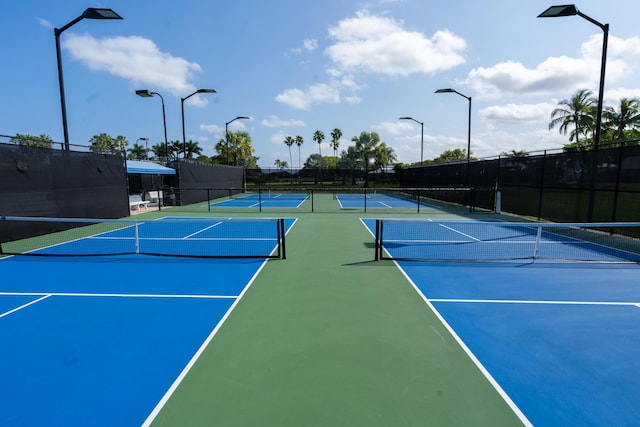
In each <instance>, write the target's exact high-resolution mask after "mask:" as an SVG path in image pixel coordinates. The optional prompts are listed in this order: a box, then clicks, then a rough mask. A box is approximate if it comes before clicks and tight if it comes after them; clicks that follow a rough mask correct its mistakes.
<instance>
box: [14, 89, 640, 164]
mask: <svg viewBox="0 0 640 427" xmlns="http://www.w3.org/2000/svg"><path fill="white" fill-rule="evenodd" d="M597 107H598V100H597V98H596V97H595V96H594V95H593V92H591V91H589V90H586V89H581V90H578V91H577V92H576V93H575V94H574V95H573V96H572V97H571V98H568V99H563V100H562V101H560V102H559V103H558V106H557V108H555V109H554V110H553V111H552V112H551V122H550V123H549V125H548V128H549V130H552V129H554V128H558V130H559V132H560V133H561V134H564V135H567V134H569V143H568V144H565V145H564V147H563V148H564V149H565V150H575V149H585V150H589V149H593V147H594V135H595V126H596V114H597ZM330 136H331V140H330V142H329V148H330V149H331V150H333V155H332V156H327V155H325V156H323V155H322V143H323V142H324V140H325V139H326V137H325V134H324V132H322V131H321V130H316V131H315V132H314V133H313V135H312V138H311V139H312V140H313V141H314V142H315V143H317V144H318V153H317V154H312V155H310V156H309V157H308V158H307V159H306V160H305V162H304V164H301V160H302V159H301V158H300V147H301V146H302V145H303V144H304V138H303V137H302V136H300V135H297V136H295V137H294V136H287V137H285V138H284V144H285V145H286V146H287V148H288V149H289V162H287V161H286V160H281V159H278V160H276V161H275V166H276V167H278V168H281V169H286V168H288V167H293V164H294V162H293V156H292V153H291V147H293V146H294V145H295V146H297V147H298V168H346V169H352V168H361V169H365V170H376V169H380V168H384V167H388V166H390V165H397V166H408V165H402V164H398V163H396V160H397V157H396V154H395V152H394V150H393V148H391V147H389V146H388V145H387V144H386V143H385V142H383V141H381V140H380V136H379V135H378V134H377V133H376V132H361V133H360V135H358V136H354V137H352V138H351V142H352V143H353V145H350V146H348V147H346V149H344V150H342V152H341V153H340V154H339V155H338V149H339V148H340V139H341V138H342V136H343V132H342V130H340V129H339V128H335V129H333V130H332V131H331V132H330ZM10 140H11V142H13V143H15V144H20V145H26V146H32V147H40V148H52V147H53V144H54V142H53V140H52V139H51V137H50V136H48V135H45V134H42V135H39V136H36V135H29V134H16V135H15V136H14V137H12V138H11V139H10ZM140 140H144V138H139V139H138V140H137V141H136V142H135V143H134V144H133V145H132V146H131V147H129V141H128V140H127V138H126V137H124V136H122V135H118V136H115V137H113V136H111V135H108V134H106V133H101V134H98V135H94V136H93V137H91V139H89V141H88V142H89V150H91V151H92V152H97V153H126V156H127V158H128V159H139V160H156V161H168V160H175V159H178V158H186V159H195V160H198V161H201V162H207V163H216V164H225V165H234V166H244V167H248V168H256V167H257V163H258V160H259V158H258V157H256V156H255V155H254V153H255V149H254V148H253V143H252V140H251V135H249V133H248V132H245V131H236V132H226V131H225V134H224V135H223V138H220V140H219V141H218V142H217V143H216V145H215V147H214V148H215V154H214V155H213V156H210V157H209V156H206V155H204V154H203V150H202V148H201V147H200V144H199V143H198V142H197V141H192V140H189V141H186V143H183V142H182V141H178V140H174V141H168V142H167V144H165V143H164V142H158V143H157V144H153V145H151V147H149V146H148V144H147V142H148V141H146V140H145V145H141V144H139V143H138V142H139V141H140ZM639 140H640V100H639V99H637V98H622V99H621V100H620V103H619V105H618V106H617V107H612V106H607V105H605V106H603V109H602V127H601V143H602V141H605V142H607V143H609V144H611V143H613V144H616V143H618V142H620V141H634V142H632V143H633V144H638V143H639ZM469 154H470V158H471V159H475V157H473V155H472V153H469ZM502 154H503V155H507V156H526V155H527V153H526V152H524V151H516V150H512V151H511V152H510V153H502ZM466 158H467V150H466V149H464V148H455V149H450V150H445V151H444V152H443V153H442V154H440V155H439V156H438V157H436V158H434V159H432V160H425V161H424V163H423V164H431V163H439V162H450V161H460V160H465V159H466ZM416 164H418V163H414V165H416Z"/></svg>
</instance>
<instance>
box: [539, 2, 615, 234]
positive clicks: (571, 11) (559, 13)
mask: <svg viewBox="0 0 640 427" xmlns="http://www.w3.org/2000/svg"><path fill="white" fill-rule="evenodd" d="M573 15H578V16H580V17H581V18H584V19H586V20H587V21H589V22H591V23H592V24H594V25H597V26H598V27H600V29H601V30H602V32H603V35H602V59H601V61H600V86H599V88H598V106H597V109H596V131H595V133H594V135H593V148H594V149H595V150H598V148H600V134H601V132H602V129H601V128H602V108H603V105H604V75H605V70H606V67H607V44H608V40H609V24H601V23H600V22H598V21H596V20H595V19H593V18H591V17H589V16H587V15H585V14H584V13H582V12H580V11H579V10H578V9H577V8H576V6H575V5H573V4H566V5H561V6H551V7H550V8H548V9H547V10H545V11H544V12H542V13H541V14H540V15H538V18H557V17H563V16H573ZM592 158H593V160H592V172H591V190H590V191H589V204H588V206H587V221H588V222H591V220H592V219H593V208H594V203H595V185H596V173H597V171H598V158H597V153H593V156H592Z"/></svg>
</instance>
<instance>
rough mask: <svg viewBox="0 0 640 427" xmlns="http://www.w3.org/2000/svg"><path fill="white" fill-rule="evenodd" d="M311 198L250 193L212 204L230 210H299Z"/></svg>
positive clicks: (300, 194)
mask: <svg viewBox="0 0 640 427" xmlns="http://www.w3.org/2000/svg"><path fill="white" fill-rule="evenodd" d="M308 198H309V196H308V195H307V194H305V193H271V192H260V193H249V194H241V195H238V196H235V197H233V198H231V199H228V200H223V201H219V202H215V203H211V205H210V206H211V207H229V208H299V207H300V206H302V204H303V203H304V202H305V200H307V199H308Z"/></svg>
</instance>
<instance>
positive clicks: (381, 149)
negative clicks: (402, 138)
mask: <svg viewBox="0 0 640 427" xmlns="http://www.w3.org/2000/svg"><path fill="white" fill-rule="evenodd" d="M396 160H397V157H396V153H394V151H393V148H391V147H387V143H386V142H381V143H380V145H378V146H377V147H376V148H375V162H374V167H375V168H376V169H383V168H385V167H386V166H389V165H390V164H391V163H393V162H395V161H396Z"/></svg>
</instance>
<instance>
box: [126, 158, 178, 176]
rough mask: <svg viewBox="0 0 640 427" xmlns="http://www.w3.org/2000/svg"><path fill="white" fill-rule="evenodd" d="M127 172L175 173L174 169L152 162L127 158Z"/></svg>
mask: <svg viewBox="0 0 640 427" xmlns="http://www.w3.org/2000/svg"><path fill="white" fill-rule="evenodd" d="M127 173H144V174H152V175H175V174H176V170H175V169H172V168H168V167H166V166H162V165H159V164H157V163H153V162H145V161H141V160H127Z"/></svg>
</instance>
